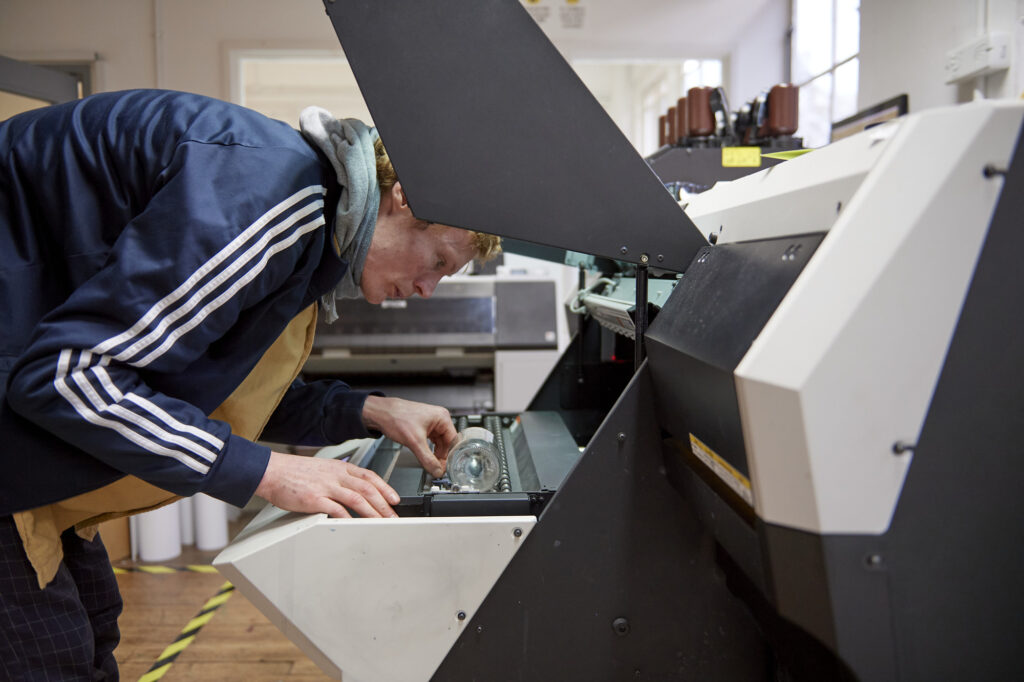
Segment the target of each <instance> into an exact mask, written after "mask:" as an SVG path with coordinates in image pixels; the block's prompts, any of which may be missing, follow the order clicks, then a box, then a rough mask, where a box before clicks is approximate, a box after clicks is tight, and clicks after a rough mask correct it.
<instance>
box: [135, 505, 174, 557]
mask: <svg viewBox="0 0 1024 682" xmlns="http://www.w3.org/2000/svg"><path fill="white" fill-rule="evenodd" d="M179 515H180V512H179V511H178V504H177V502H175V503H174V504H168V505H166V506H164V507H160V508H159V509H154V510H153V511H149V512H146V513H145V514H139V517H138V518H139V522H138V529H139V530H138V539H139V558H140V559H141V560H142V561H146V562H153V561H167V560H168V559H173V558H174V557H176V556H178V555H180V554H181V518H180V516H179Z"/></svg>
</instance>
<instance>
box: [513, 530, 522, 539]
mask: <svg viewBox="0 0 1024 682" xmlns="http://www.w3.org/2000/svg"><path fill="white" fill-rule="evenodd" d="M512 535H515V536H516V537H517V538H521V537H523V529H522V528H516V529H515V530H513V531H512Z"/></svg>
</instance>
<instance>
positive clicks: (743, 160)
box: [722, 147, 761, 168]
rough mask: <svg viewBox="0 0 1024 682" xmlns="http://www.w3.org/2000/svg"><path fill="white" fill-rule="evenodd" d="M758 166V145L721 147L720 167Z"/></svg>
mask: <svg viewBox="0 0 1024 682" xmlns="http://www.w3.org/2000/svg"><path fill="white" fill-rule="evenodd" d="M760 167H761V148H760V147H722V168H760Z"/></svg>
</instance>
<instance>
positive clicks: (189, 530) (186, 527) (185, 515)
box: [176, 497, 196, 545]
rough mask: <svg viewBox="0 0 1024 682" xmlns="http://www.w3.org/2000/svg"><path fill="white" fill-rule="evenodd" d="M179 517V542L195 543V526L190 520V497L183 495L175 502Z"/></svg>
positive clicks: (184, 543) (185, 543)
mask: <svg viewBox="0 0 1024 682" xmlns="http://www.w3.org/2000/svg"><path fill="white" fill-rule="evenodd" d="M176 504H177V505H178V511H179V512H180V514H179V516H180V517H181V544H183V545H194V544H196V527H195V522H194V521H193V520H192V498H191V497H183V498H181V499H180V500H178V501H177V503H176Z"/></svg>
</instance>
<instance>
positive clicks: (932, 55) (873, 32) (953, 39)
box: [857, 0, 1024, 111]
mask: <svg viewBox="0 0 1024 682" xmlns="http://www.w3.org/2000/svg"><path fill="white" fill-rule="evenodd" d="M1022 4H1024V3H1020V2H1019V1H1018V0H861V4H860V14H861V31H860V41H861V47H860V58H861V62H860V92H859V96H858V98H857V104H858V108H859V109H864V108H867V107H869V106H871V105H873V104H877V103H878V102H882V101H884V100H886V99H889V98H891V97H894V96H896V95H899V94H901V93H907V94H908V95H909V96H910V110H911V111H920V110H922V109H929V108H932V107H936V106H943V105H947V104H954V103H957V102H964V101H969V100H971V99H973V98H974V96H975V93H974V90H975V89H976V88H977V89H978V90H979V91H980V93H981V94H983V95H984V96H985V97H988V98H1001V97H1018V96H1020V94H1021V92H1022V90H1024V88H1022V85H1021V83H1020V82H1019V79H1020V77H1021V75H1022V72H1024V70H1022V69H1021V63H1022V59H1021V57H1022V55H1021V50H1020V45H1018V46H1017V47H1016V49H1015V55H1014V59H1013V62H1014V66H1013V67H1012V68H1011V69H1010V71H1009V72H1008V73H1005V74H996V75H993V76H989V77H988V78H985V79H981V81H980V82H978V83H970V84H968V85H965V86H957V85H946V84H945V73H944V64H945V58H946V52H948V51H949V50H952V49H954V48H956V47H959V46H960V45H963V44H965V43H968V42H970V41H971V40H973V39H974V38H976V37H978V36H980V35H982V34H983V33H984V32H985V31H986V30H988V31H1006V32H1008V33H1009V34H1010V36H1011V43H1012V42H1013V38H1014V37H1015V36H1017V34H1018V31H1019V30H1020V29H1019V28H1018V27H1019V25H1020V24H1019V22H1018V21H1017V18H1018V17H1019V16H1021V14H1020V11H1021V5H1022ZM986 25H987V29H986Z"/></svg>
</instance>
